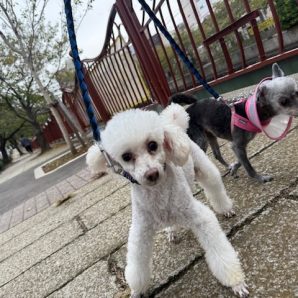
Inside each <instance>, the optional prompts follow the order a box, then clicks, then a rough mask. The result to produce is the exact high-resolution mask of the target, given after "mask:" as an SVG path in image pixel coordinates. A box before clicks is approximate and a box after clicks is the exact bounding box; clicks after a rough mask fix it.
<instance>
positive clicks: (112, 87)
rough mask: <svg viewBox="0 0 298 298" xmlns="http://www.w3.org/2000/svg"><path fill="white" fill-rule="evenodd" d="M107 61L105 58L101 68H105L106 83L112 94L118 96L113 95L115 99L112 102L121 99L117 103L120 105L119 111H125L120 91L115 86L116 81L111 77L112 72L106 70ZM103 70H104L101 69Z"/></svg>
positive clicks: (112, 98)
mask: <svg viewBox="0 0 298 298" xmlns="http://www.w3.org/2000/svg"><path fill="white" fill-rule="evenodd" d="M105 61H106V57H105V58H104V59H102V60H101V62H102V63H101V64H100V65H101V66H102V67H103V69H104V72H103V73H104V74H105V80H106V82H107V85H108V86H109V89H110V91H111V93H112V94H116V96H115V95H113V97H111V100H114V98H117V99H119V100H117V101H116V102H117V105H118V107H119V111H120V110H123V109H124V107H123V105H122V102H121V101H120V98H121V96H120V94H119V90H118V89H117V88H116V86H115V85H114V79H112V78H111V77H110V71H107V69H106V65H105ZM101 70H102V69H101Z"/></svg>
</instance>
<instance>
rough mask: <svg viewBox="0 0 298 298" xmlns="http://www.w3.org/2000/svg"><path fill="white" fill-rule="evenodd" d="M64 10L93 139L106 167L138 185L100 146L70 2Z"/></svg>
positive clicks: (68, 1)
mask: <svg viewBox="0 0 298 298" xmlns="http://www.w3.org/2000/svg"><path fill="white" fill-rule="evenodd" d="M64 10H65V15H66V21H67V31H68V37H69V42H70V47H71V52H72V57H73V62H74V66H75V70H76V75H77V78H78V81H79V85H80V89H81V93H82V97H83V100H84V104H85V108H86V111H87V115H88V117H89V122H90V125H91V128H92V132H93V138H94V140H95V141H96V142H97V144H98V146H99V148H100V151H101V152H102V154H103V155H104V157H105V159H106V161H107V163H108V166H109V167H111V168H113V170H114V172H116V173H117V174H120V175H122V176H123V177H125V178H127V179H128V180H129V181H130V182H132V183H136V184H139V183H138V181H136V180H135V179H134V178H133V177H132V176H131V175H130V174H129V173H128V172H125V171H124V170H123V169H122V168H121V167H119V166H118V165H115V164H114V163H113V162H112V160H111V159H110V157H109V156H108V154H107V152H105V151H104V150H103V148H102V146H101V145H100V143H99V142H100V131H99V128H98V125H97V121H96V118H95V115H94V110H93V107H92V102H91V97H90V95H89V92H88V88H87V85H86V82H85V76H84V71H83V65H82V62H81V60H80V56H79V51H78V46H77V39H76V34H75V30H74V23H73V15H72V8H71V0H64Z"/></svg>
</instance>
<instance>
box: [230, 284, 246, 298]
mask: <svg viewBox="0 0 298 298" xmlns="http://www.w3.org/2000/svg"><path fill="white" fill-rule="evenodd" d="M232 290H233V292H234V293H235V294H236V295H237V296H239V297H241V298H245V297H248V295H249V291H248V289H247V284H246V283H245V282H242V283H240V284H238V285H236V286H234V287H232Z"/></svg>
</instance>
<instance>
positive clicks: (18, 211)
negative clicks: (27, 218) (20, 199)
mask: <svg viewBox="0 0 298 298" xmlns="http://www.w3.org/2000/svg"><path fill="white" fill-rule="evenodd" d="M24 205H25V203H22V204H20V205H19V206H17V207H15V208H14V209H13V211H12V216H11V220H10V225H9V227H10V228H11V227H13V226H15V225H17V224H19V223H20V222H22V221H23V219H24Z"/></svg>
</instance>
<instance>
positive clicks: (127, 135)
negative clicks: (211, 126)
mask: <svg viewBox="0 0 298 298" xmlns="http://www.w3.org/2000/svg"><path fill="white" fill-rule="evenodd" d="M187 126H188V116H187V114H186V113H185V111H184V109H183V108H181V107H180V106H179V105H176V104H172V105H171V106H169V107H168V108H167V109H165V111H163V112H162V113H161V115H158V114H157V113H155V112H150V111H142V110H129V111H126V112H123V113H120V114H117V115H116V116H114V117H113V118H112V120H111V121H109V122H108V124H107V126H106V129H105V130H104V132H103V133H102V145H103V147H104V149H105V150H106V152H107V153H108V154H109V155H110V156H111V157H112V158H113V159H115V161H117V162H118V163H119V164H120V165H121V166H122V167H123V169H124V170H125V171H127V172H129V173H130V175H131V176H132V177H133V178H134V179H136V180H137V181H138V182H139V184H132V225H131V228H130V232H129V238H128V251H127V267H126V269H125V276H126V280H127V282H128V284H129V286H130V288H131V290H132V295H133V297H139V295H141V294H142V293H144V292H145V291H146V289H147V288H148V286H149V282H150V276H151V259H152V247H153V236H154V234H155V232H156V231H157V230H159V229H164V228H167V227H172V226H177V225H178V226H183V227H187V228H190V229H191V230H192V231H193V232H194V234H195V235H196V236H197V237H198V239H199V241H200V243H201V245H202V247H203V248H204V250H205V251H206V260H207V263H208V265H209V268H210V270H211V271H212V273H213V275H214V276H215V277H216V278H217V279H218V280H219V281H220V282H221V283H222V284H223V285H225V286H230V287H232V288H233V290H234V291H236V292H237V293H238V294H239V295H243V293H248V292H247V290H246V285H245V283H244V274H243V272H242V269H241V265H240V262H239V259H238V257H237V254H236V252H235V250H234V249H233V247H232V245H231V244H230V242H229V241H228V239H227V238H226V235H225V234H224V232H223V231H222V229H221V227H220V225H219V223H218V221H217V219H216V216H215V215H214V213H213V212H212V211H211V210H210V209H209V208H208V207H207V206H205V205H204V204H202V203H201V202H199V201H197V200H196V199H195V198H194V197H193V195H192V189H191V188H192V187H193V182H194V178H195V176H196V178H197V179H198V180H199V182H200V184H201V186H202V187H203V189H204V191H205V194H206V196H207V198H208V199H209V200H210V202H211V204H212V206H213V208H214V210H215V211H216V212H218V213H222V214H226V213H230V212H231V210H232V202H231V200H230V198H229V197H228V196H227V194H226V191H225V188H224V185H223V183H222V180H221V176H220V173H219V171H218V169H217V168H216V167H215V165H214V164H213V163H212V162H211V161H210V160H209V159H208V157H207V156H206V154H205V153H204V152H203V151H202V150H201V149H200V148H199V147H198V146H197V145H196V144H195V143H194V142H192V141H191V140H190V139H189V137H188V136H187V134H186V133H185V130H186V129H187ZM152 144H153V145H152ZM152 148H153V149H154V150H152ZM90 152H91V153H93V150H91V151H90ZM99 152H100V151H99V149H97V153H99ZM88 155H89V152H88ZM128 157H129V158H128ZM87 159H88V156H87ZM90 160H91V159H89V161H90ZM98 164H99V163H98ZM101 165H102V163H101Z"/></svg>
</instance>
